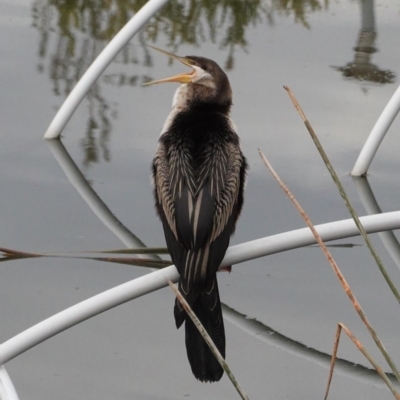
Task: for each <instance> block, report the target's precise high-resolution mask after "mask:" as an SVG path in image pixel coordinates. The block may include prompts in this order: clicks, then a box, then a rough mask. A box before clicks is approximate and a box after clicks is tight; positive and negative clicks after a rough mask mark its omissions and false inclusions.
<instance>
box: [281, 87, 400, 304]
mask: <svg viewBox="0 0 400 400" xmlns="http://www.w3.org/2000/svg"><path fill="white" fill-rule="evenodd" d="M284 89H285V90H286V91H287V92H288V94H289V97H290V99H291V100H292V102H293V105H294V106H295V108H296V110H297V111H298V113H299V114H300V117H301V118H302V120H303V122H304V124H305V126H306V127H307V130H308V132H309V133H310V135H311V138H312V140H313V141H314V143H315V146H316V147H317V149H318V151H319V154H320V155H321V157H322V159H323V160H324V163H325V165H326V167H327V169H328V171H329V173H330V174H331V176H332V179H333V181H334V182H335V185H336V187H337V188H338V190H339V193H340V195H341V196H342V198H343V200H344V202H345V204H346V207H347V209H348V210H349V213H350V215H351V216H352V217H353V219H354V222H355V224H356V226H357V228H358V230H359V231H360V233H361V236H362V237H363V239H364V240H365V243H366V244H367V246H368V249H369V250H370V252H371V254H372V257H373V258H374V260H375V262H376V263H377V265H378V267H379V269H380V271H381V273H382V275H383V276H384V278H385V280H386V282H387V284H388V285H389V287H390V289H391V291H392V293H393V295H394V296H395V297H396V300H397V301H398V302H399V303H400V294H399V292H398V290H397V288H396V286H395V285H394V283H393V282H392V280H391V278H390V276H389V274H388V272H387V271H386V269H385V267H384V265H383V263H382V261H381V259H380V257H379V256H378V254H377V252H376V250H375V248H374V246H373V245H372V242H371V240H370V239H369V237H368V234H367V232H366V231H365V229H364V227H363V225H362V224H361V222H360V219H359V218H358V215H357V213H356V211H355V209H354V207H353V206H352V204H351V202H350V200H349V197H348V196H347V194H346V191H345V190H344V187H343V185H342V183H341V182H340V179H339V177H338V175H337V174H336V171H335V170H334V168H333V166H332V164H331V162H330V161H329V158H328V156H327V154H326V153H325V150H324V149H323V147H322V145H321V143H320V141H319V139H318V137H317V135H316V134H315V132H314V129H313V127H312V126H311V124H310V122H309V121H308V119H307V117H306V115H305V114H304V112H303V110H302V109H301V107H300V104H299V103H298V101H297V100H296V98H295V97H294V94H293V93H292V91H291V90H290V88H289V87H287V86H284Z"/></svg>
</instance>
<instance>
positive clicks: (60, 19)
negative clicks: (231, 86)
mask: <svg viewBox="0 0 400 400" xmlns="http://www.w3.org/2000/svg"><path fill="white" fill-rule="evenodd" d="M145 3H146V0H68V1H65V0H35V1H34V2H33V6H32V19H33V26H34V27H35V28H36V29H37V31H38V32H39V48H38V58H39V60H38V66H37V68H38V71H39V72H40V73H46V74H48V75H49V77H50V79H51V81H52V84H53V91H54V94H55V95H56V96H62V97H66V96H67V95H68V94H69V93H70V91H71V90H72V88H73V87H74V85H75V84H76V83H77V82H78V80H79V78H80V77H81V76H82V75H83V73H84V72H85V71H86V69H87V68H88V67H89V66H90V64H91V63H92V62H93V61H94V59H95V58H96V57H97V56H98V54H99V53H100V52H101V50H102V49H103V48H104V47H105V45H106V44H107V43H108V42H109V41H110V40H111V39H112V38H113V37H114V36H115V35H116V34H117V33H118V31H119V30H120V29H121V28H122V27H123V26H124V25H125V24H126V23H127V22H128V20H129V19H130V18H131V17H132V16H133V15H134V14H135V13H136V12H137V11H138V10H139V9H140V8H141V7H142V6H143V5H144V4H145ZM328 5H329V0H249V1H243V0H222V1H215V0H191V1H188V0H180V1H178V0H173V1H170V2H168V3H167V4H166V6H165V7H164V8H163V9H162V10H161V11H160V12H159V13H158V14H157V15H156V16H154V17H153V18H152V19H151V21H150V22H149V23H148V24H147V25H146V26H145V28H144V29H143V30H142V31H141V32H140V33H138V35H137V39H138V43H139V45H137V44H135V45H132V44H128V45H127V46H125V47H124V49H123V50H122V51H121V53H120V54H119V55H118V57H117V59H116V60H115V63H114V67H113V68H112V72H106V73H105V74H104V75H103V77H102V78H101V79H99V80H98V81H97V82H96V83H95V84H94V85H93V87H92V89H91V90H90V92H89V93H88V104H89V113H88V122H87V124H86V132H85V137H84V138H83V139H82V142H81V143H82V149H83V151H84V160H83V164H84V166H89V165H90V164H91V163H95V162H98V161H99V160H100V159H103V160H105V161H108V160H109V159H110V153H109V150H108V146H107V144H108V140H109V136H110V132H111V128H112V121H113V119H115V118H116V115H117V108H116V105H115V104H112V103H111V102H110V100H108V99H107V98H106V97H105V96H104V95H103V94H102V86H103V85H115V86H136V85H139V84H141V83H143V82H145V81H147V80H149V77H147V76H144V75H137V74H136V75H135V74H133V75H132V74H130V72H129V69H128V68H127V66H129V65H132V64H139V65H142V66H151V65H152V59H151V55H150V53H149V51H148V49H147V48H146V46H145V43H146V42H149V43H154V42H156V41H157V39H158V38H159V37H162V38H163V39H165V38H166V40H167V44H168V47H169V48H170V49H172V51H174V52H178V51H179V46H180V45H181V44H191V45H200V44H201V43H202V42H205V41H211V42H213V43H216V44H218V45H219V46H220V48H221V49H227V58H226V60H225V65H224V67H225V69H227V70H230V69H233V68H234V65H235V62H234V61H235V51H236V50H237V49H241V50H243V51H246V49H247V45H248V42H247V39H246V30H247V29H248V28H250V27H254V26H257V25H258V24H265V23H267V24H270V25H273V24H274V15H276V14H278V15H284V16H287V17H290V18H293V19H294V21H295V22H298V23H300V24H302V25H303V26H304V27H305V28H309V23H308V22H307V15H309V14H310V13H311V12H315V11H319V10H322V9H327V8H328Z"/></svg>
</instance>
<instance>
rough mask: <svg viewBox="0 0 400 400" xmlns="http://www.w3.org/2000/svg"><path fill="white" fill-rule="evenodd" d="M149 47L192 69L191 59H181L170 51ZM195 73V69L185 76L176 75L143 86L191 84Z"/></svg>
mask: <svg viewBox="0 0 400 400" xmlns="http://www.w3.org/2000/svg"><path fill="white" fill-rule="evenodd" d="M148 46H149V47H151V48H152V49H154V50H157V51H159V52H160V53H163V54H165V55H167V56H168V57H171V58H173V59H175V60H178V61H180V62H181V63H182V64H185V65H187V66H188V67H192V63H193V61H192V60H190V59H189V58H186V57H179V56H177V55H175V54H172V53H169V52H168V51H165V50H161V49H159V48H157V47H154V46H150V45H148ZM195 73H196V71H195V69H194V68H192V70H191V71H190V72H187V73H185V74H179V75H174V76H171V77H170V78H164V79H159V80H157V81H151V82H146V83H143V85H142V86H146V85H154V84H155V83H165V82H179V83H190V82H192V81H193V78H194V76H195Z"/></svg>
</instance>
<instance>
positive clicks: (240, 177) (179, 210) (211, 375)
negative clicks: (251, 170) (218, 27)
mask: <svg viewBox="0 0 400 400" xmlns="http://www.w3.org/2000/svg"><path fill="white" fill-rule="evenodd" d="M150 47H152V46H150ZM153 48H154V47H153ZM154 49H155V50H157V51H160V52H162V53H164V54H166V55H167V56H169V57H172V58H174V59H176V60H178V61H180V62H181V63H183V64H185V65H187V66H189V67H191V69H192V70H191V71H190V72H188V73H183V74H179V75H176V76H173V77H170V78H166V79H161V80H157V81H153V82H148V83H147V84H154V83H163V82H178V83H181V85H180V86H179V88H178V89H177V91H176V92H175V95H174V98H173V104H172V111H171V113H170V114H169V115H168V118H167V120H166V122H165V124H164V127H163V128H162V132H161V137H160V139H159V142H158V149H157V152H156V155H155V158H154V161H153V166H152V169H153V182H154V195H155V202H156V210H157V213H158V215H159V216H160V218H161V221H162V224H163V228H164V234H165V239H166V242H167V247H168V250H169V253H170V255H171V258H172V261H173V262H174V264H175V266H176V268H177V270H178V272H179V274H180V279H179V290H180V292H181V293H182V295H183V296H184V297H185V299H186V301H187V302H188V303H189V304H190V306H191V307H192V309H193V311H194V312H195V313H196V315H197V317H198V318H199V319H200V321H201V322H202V324H203V325H204V327H205V329H206V330H207V332H208V333H209V335H210V336H211V338H212V339H213V341H214V343H215V344H216V346H217V348H218V350H219V351H220V353H221V354H222V356H223V357H225V330H224V322H223V318H222V310H221V303H220V298H219V292H218V284H217V277H216V273H217V270H218V268H219V266H220V264H221V261H222V259H223V258H224V255H225V252H226V249H227V248H228V245H229V239H230V236H231V235H232V233H233V232H234V230H235V225H236V221H237V219H238V217H239V214H240V212H241V209H242V205H243V189H244V182H245V175H246V169H247V163H246V159H245V157H244V156H243V154H242V151H241V149H240V145H239V137H238V135H237V133H236V129H235V125H234V124H233V122H232V120H231V119H230V117H229V111H230V108H231V105H232V90H231V87H230V84H229V80H228V77H227V76H226V74H225V72H224V71H223V70H222V69H221V68H220V67H219V66H218V64H217V63H215V62H214V61H212V60H209V59H207V58H203V57H196V56H187V57H179V56H176V55H174V54H171V53H168V52H166V51H164V50H160V49H157V48H154ZM174 315H175V322H176V326H177V328H179V327H180V326H181V325H182V324H183V322H185V331H186V335H185V336H186V351H187V355H188V359H189V363H190V365H191V368H192V372H193V374H194V376H195V377H196V378H197V379H199V380H200V381H204V382H215V381H219V380H220V379H221V377H222V374H223V369H222V367H221V366H220V365H219V363H218V361H217V360H216V358H215V357H214V355H213V354H212V352H211V350H210V349H209V347H208V346H207V344H206V342H205V341H204V339H203V338H202V336H201V335H200V333H199V332H198V330H197V329H196V327H195V326H194V324H193V322H192V321H191V319H190V318H189V317H188V315H187V314H186V312H185V311H184V310H183V308H182V306H181V305H180V303H179V301H178V300H176V301H175V307H174Z"/></svg>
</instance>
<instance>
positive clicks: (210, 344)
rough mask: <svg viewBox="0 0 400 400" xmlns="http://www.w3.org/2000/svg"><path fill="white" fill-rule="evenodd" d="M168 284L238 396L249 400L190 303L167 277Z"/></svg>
mask: <svg viewBox="0 0 400 400" xmlns="http://www.w3.org/2000/svg"><path fill="white" fill-rule="evenodd" d="M168 285H169V286H170V287H171V289H172V290H173V291H174V293H175V296H176V298H177V299H178V301H179V302H180V303H181V304H182V307H183V308H184V309H185V311H186V312H187V314H188V315H189V317H190V319H191V320H192V321H193V323H194V324H195V326H196V328H197V329H198V330H199V332H200V334H201V336H202V337H203V338H204V340H205V341H206V343H207V345H208V347H209V348H210V350H211V351H212V352H213V354H214V355H215V358H216V359H217V360H218V362H219V364H220V365H221V367H222V368H223V369H224V371H225V372H226V375H227V376H228V377H229V379H230V380H231V382H232V384H233V386H234V387H235V389H236V390H237V391H238V393H239V395H240V397H241V398H242V399H243V400H249V398H248V397H247V395H246V394H245V393H244V391H243V389H242V387H241V386H240V384H239V382H238V381H237V379H236V378H235V376H234V375H233V373H232V371H231V369H230V368H229V366H228V364H227V363H226V361H225V360H224V358H223V357H222V355H221V353H220V352H219V351H218V349H217V347H216V346H215V344H214V342H213V340H212V339H211V337H210V335H209V334H208V333H207V331H206V330H205V328H204V326H203V325H202V323H201V322H200V320H199V319H198V318H197V316H196V314H195V313H194V312H193V310H192V309H191V307H190V305H189V304H188V303H187V301H186V300H185V299H184V297H183V296H182V295H181V293H180V292H179V290H178V288H177V287H176V286H175V285H174V284H173V283H172V282H171V281H170V280H169V279H168Z"/></svg>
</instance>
